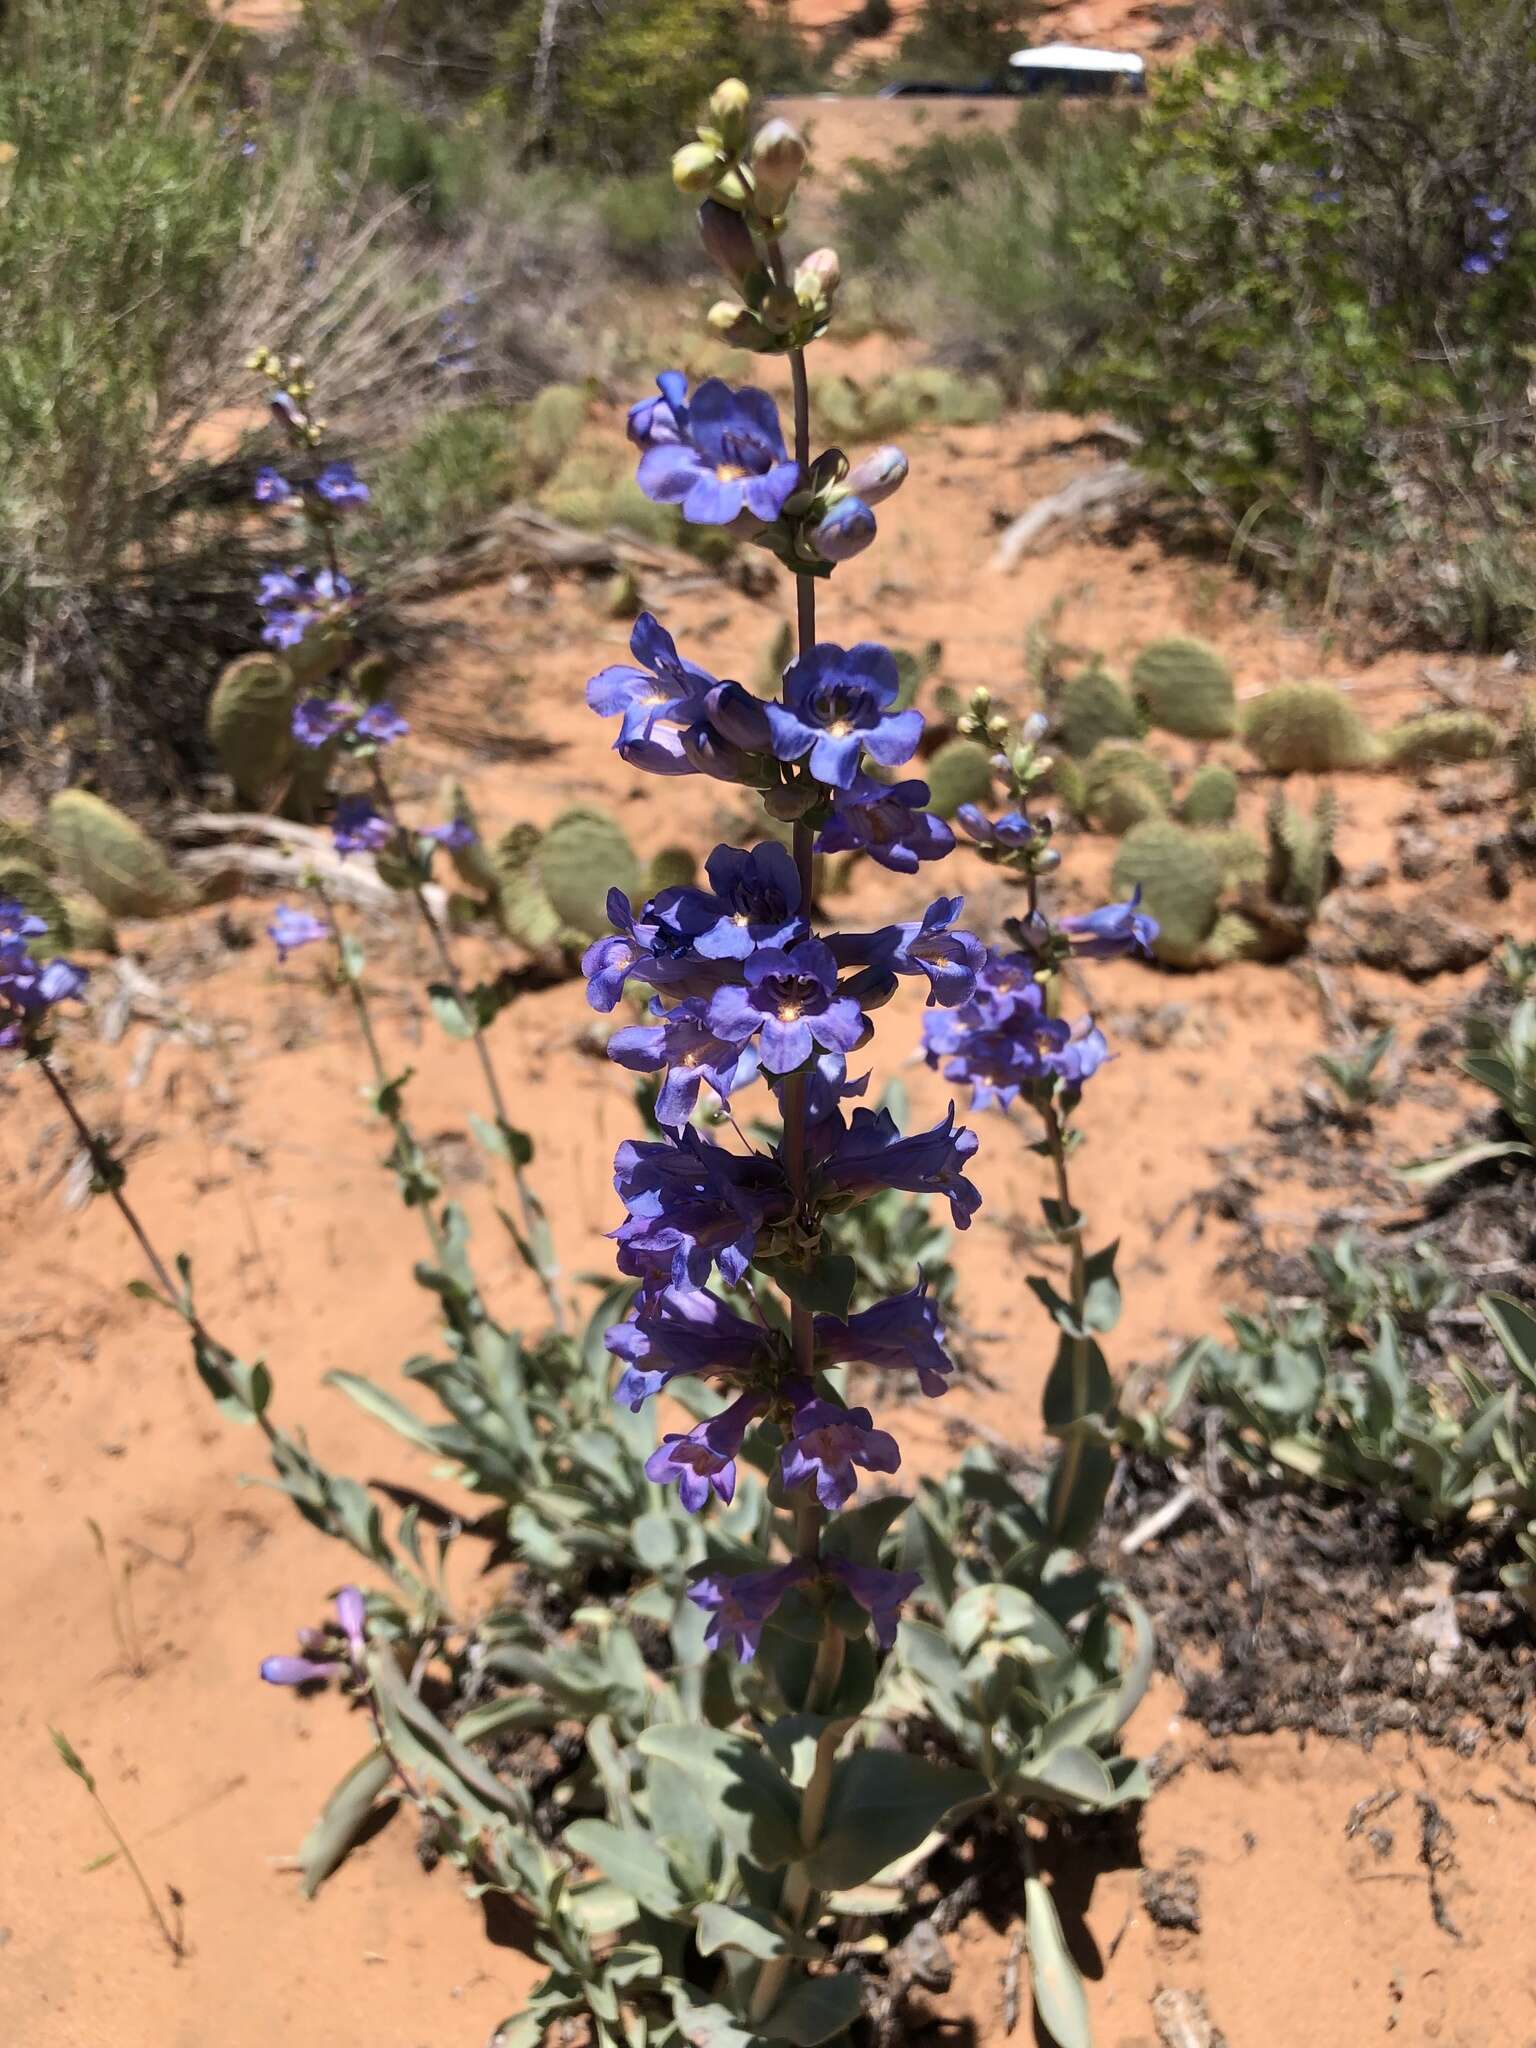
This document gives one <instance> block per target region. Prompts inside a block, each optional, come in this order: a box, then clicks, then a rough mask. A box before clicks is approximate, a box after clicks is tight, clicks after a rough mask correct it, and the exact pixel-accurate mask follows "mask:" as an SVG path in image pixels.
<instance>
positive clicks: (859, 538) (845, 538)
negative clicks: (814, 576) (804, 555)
mask: <svg viewBox="0 0 1536 2048" xmlns="http://www.w3.org/2000/svg"><path fill="white" fill-rule="evenodd" d="M874 537H875V515H874V513H873V512H871V511H870V509H869V507H868V506H867V505H866V504H865V502H864V500H863V499H862V498H839V499H838V501H837V503H836V504H835V505H834V506H833V507H832V509H831V511H830V512H828V513H827V514H826V515H825V516H824V517H823V518H822V519H821V521H820V522H819V523H818V524H817V525H816V526H814V527H812V529H811V545H812V546H813V547H814V548H815V550H816V552H817V554H818V555H820V556H821V558H822V560H823V561H825V562H848V561H851V560H852V559H853V557H854V556H855V555H861V554H863V552H864V550H865V549H866V548H867V547H868V546H869V544H870V542H871V541H872V540H873V539H874Z"/></svg>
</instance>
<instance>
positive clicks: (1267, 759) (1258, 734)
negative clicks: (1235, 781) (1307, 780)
mask: <svg viewBox="0 0 1536 2048" xmlns="http://www.w3.org/2000/svg"><path fill="white" fill-rule="evenodd" d="M1243 738H1244V739H1245V740H1246V741H1247V743H1248V746H1249V747H1250V748H1251V750H1252V752H1253V753H1254V755H1255V756H1256V757H1257V758H1258V760H1259V761H1260V762H1261V763H1262V764H1263V766H1264V767H1266V768H1267V769H1269V771H1270V773H1271V774H1273V775H1289V774H1291V773H1292V772H1293V771H1295V770H1301V771H1303V772H1310V773H1312V774H1325V773H1326V772H1327V771H1328V770H1330V769H1334V768H1368V767H1370V766H1371V764H1372V763H1373V762H1374V761H1375V759H1376V756H1377V746H1376V741H1375V739H1374V737H1373V736H1372V734H1371V732H1370V730H1369V728H1368V727H1367V726H1366V725H1365V723H1364V721H1363V720H1362V719H1361V717H1360V714H1359V712H1357V711H1356V709H1355V707H1354V706H1353V704H1351V703H1350V702H1349V700H1348V698H1347V697H1341V696H1340V694H1339V692H1338V691H1337V690H1334V689H1330V688H1329V686H1328V684H1327V683H1282V684H1280V686H1279V688H1278V689H1274V690H1269V691H1266V693H1265V694H1264V695H1263V696H1262V697H1258V698H1256V699H1255V700H1254V702H1253V703H1252V704H1250V705H1249V706H1248V710H1247V713H1246V715H1245V716H1244V719H1243Z"/></svg>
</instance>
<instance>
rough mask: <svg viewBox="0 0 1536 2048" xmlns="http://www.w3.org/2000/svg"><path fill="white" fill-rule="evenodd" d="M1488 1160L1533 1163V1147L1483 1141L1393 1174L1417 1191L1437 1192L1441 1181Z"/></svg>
mask: <svg viewBox="0 0 1536 2048" xmlns="http://www.w3.org/2000/svg"><path fill="white" fill-rule="evenodd" d="M1487 1159H1536V1146H1531V1145H1522V1144H1520V1143H1519V1142H1518V1141H1517V1140H1515V1139H1513V1138H1510V1139H1504V1140H1501V1141H1494V1140H1483V1141H1480V1142H1479V1143H1477V1144H1475V1145H1463V1146H1461V1147H1460V1149H1459V1150H1458V1151H1455V1152H1447V1153H1446V1155H1445V1157H1444V1158H1443V1159H1415V1160H1414V1161H1413V1163H1412V1164H1411V1165H1409V1166H1399V1167H1395V1168H1394V1169H1393V1171H1394V1172H1395V1173H1396V1175H1397V1177H1398V1179H1399V1180H1406V1181H1408V1182H1410V1183H1411V1184H1412V1185H1413V1186H1414V1187H1416V1188H1437V1187H1439V1185H1440V1183H1441V1182H1442V1181H1447V1180H1450V1179H1451V1177H1452V1176H1453V1175H1454V1174H1458V1173H1460V1172H1461V1171H1462V1170H1463V1169H1464V1168H1465V1167H1468V1166H1481V1165H1482V1164H1483V1162H1484V1160H1487Z"/></svg>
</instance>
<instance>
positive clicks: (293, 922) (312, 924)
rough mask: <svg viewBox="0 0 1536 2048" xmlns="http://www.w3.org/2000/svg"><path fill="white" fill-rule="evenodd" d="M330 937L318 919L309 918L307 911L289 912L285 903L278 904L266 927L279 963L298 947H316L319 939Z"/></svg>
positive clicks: (326, 928) (329, 932)
mask: <svg viewBox="0 0 1536 2048" xmlns="http://www.w3.org/2000/svg"><path fill="white" fill-rule="evenodd" d="M330 936H331V928H330V926H329V925H328V924H325V923H323V922H322V921H321V919H319V918H318V917H311V916H310V914H309V912H308V911H307V910H290V909H289V908H288V906H287V904H286V903H279V904H278V906H277V908H276V910H274V911H273V913H272V916H271V920H270V922H269V923H268V925H267V937H268V938H269V939H270V940H271V941H272V943H273V945H274V946H276V948H277V957H278V961H279V963H281V962H283V961H284V960H286V959H287V958H288V955H289V954H290V953H296V952H297V951H298V949H299V947H300V946H313V945H317V944H318V943H319V941H320V940H321V939H328V938H329V937H330Z"/></svg>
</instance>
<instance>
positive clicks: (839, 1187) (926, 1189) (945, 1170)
mask: <svg viewBox="0 0 1536 2048" xmlns="http://www.w3.org/2000/svg"><path fill="white" fill-rule="evenodd" d="M937 1014H938V1015H940V1016H945V1017H947V1016H950V1015H951V1014H952V1013H951V1012H950V1011H947V1010H946V1011H940V1012H938V1013H937ZM975 1151H976V1133H975V1132H974V1131H970V1130H967V1129H965V1127H964V1126H963V1125H962V1126H960V1127H959V1128H956V1125H955V1105H954V1104H953V1103H951V1104H950V1105H949V1111H948V1114H947V1115H946V1116H945V1118H944V1120H943V1122H942V1123H938V1124H935V1125H934V1127H933V1129H932V1130H929V1131H914V1132H913V1133H912V1135H911V1136H910V1137H905V1138H904V1137H903V1136H902V1134H901V1132H900V1130H899V1129H898V1127H897V1124H896V1119H895V1118H894V1117H893V1116H892V1115H891V1113H890V1111H889V1110H888V1109H856V1110H855V1111H854V1112H853V1116H852V1118H851V1119H850V1120H849V1121H847V1122H845V1121H844V1120H843V1116H842V1113H841V1111H836V1112H834V1113H833V1114H832V1115H831V1116H829V1117H825V1118H823V1119H822V1121H821V1122H820V1123H818V1124H817V1125H816V1126H815V1127H814V1128H813V1129H812V1131H811V1133H810V1152H811V1160H812V1163H813V1166H814V1168H815V1172H816V1175H817V1179H818V1181H819V1183H820V1186H821V1188H822V1190H823V1192H824V1193H825V1194H826V1195H828V1196H832V1197H839V1196H840V1197H842V1205H843V1206H845V1207H846V1206H848V1205H849V1204H851V1203H853V1202H862V1201H864V1200H865V1199H866V1198H867V1197H868V1196H870V1195H874V1194H878V1193H879V1192H880V1190H881V1189H882V1188H900V1189H902V1190H903V1192H904V1193H906V1194H911V1195H944V1196H947V1198H948V1200H949V1208H950V1214H951V1216H952V1217H953V1218H954V1221H955V1227H956V1228H957V1229H959V1230H964V1229H966V1228H967V1227H968V1226H969V1224H970V1220H971V1218H972V1216H974V1215H975V1213H976V1211H977V1210H978V1209H979V1208H980V1207H981V1194H980V1191H979V1190H978V1188H977V1187H976V1184H975V1183H974V1181H970V1180H967V1179H966V1177H965V1168H966V1166H967V1165H968V1163H969V1162H970V1160H971V1158H972V1156H973V1154H974V1153H975Z"/></svg>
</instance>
